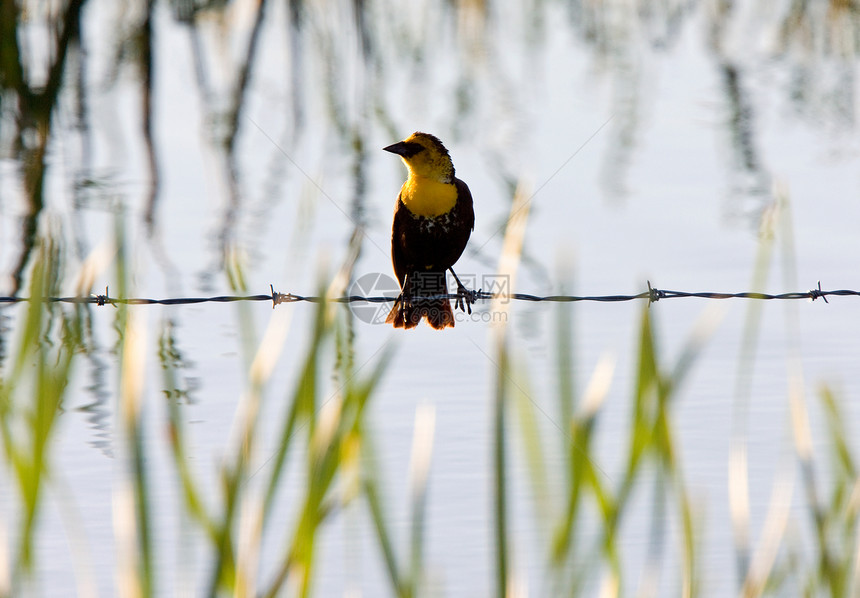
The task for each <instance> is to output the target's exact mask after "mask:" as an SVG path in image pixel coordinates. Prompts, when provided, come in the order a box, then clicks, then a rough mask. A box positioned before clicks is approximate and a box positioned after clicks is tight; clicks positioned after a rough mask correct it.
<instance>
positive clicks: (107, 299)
mask: <svg viewBox="0 0 860 598" xmlns="http://www.w3.org/2000/svg"><path fill="white" fill-rule="evenodd" d="M269 288H270V289H271V292H270V293H269V294H261V295H218V296H216V297H176V298H169V299H146V298H139V297H131V298H119V297H111V296H110V294H109V292H108V291H109V289H105V293H104V295H89V296H80V297H0V305H2V304H15V303H24V302H33V301H41V302H43V303H73V304H93V305H98V306H103V305H114V306H115V305H189V304H195V303H231V302H234V301H271V302H272V307H275V306H277V305H280V304H281V303H298V302H307V303H321V302H323V301H329V302H332V303H358V302H362V303H391V302H393V301H394V300H395V299H397V296H375V297H366V296H363V295H346V296H343V297H334V298H326V297H324V296H319V295H307V296H305V295H296V294H293V293H279V292H277V291H275V289H274V287H273V286H271V285H270V286H269ZM470 295H471V297H470V299H471V301H470V302H471V303H475V302H477V301H492V300H495V299H500V300H513V301H530V302H544V301H546V302H555V303H572V302H577V301H593V302H601V303H617V302H620V301H636V300H640V299H647V300H648V302H649V303H656V302H657V301H661V300H663V299H683V298H688V297H696V298H700V299H761V300H772V299H810V300H812V301H815V300H816V299H819V298H821V299H823V300H824V302H825V303H827V302H828V301H827V298H828V297H849V296H851V297H856V296H860V291H854V290H849V289H838V290H831V291H827V290H822V289H821V283H820V282H819V283H818V286H817V288H814V289H810V290H808V291H795V292H791V293H778V294H770V293H758V292H748V291H746V292H740V293H721V292H712V291H698V292H688V291H671V290H665V289H657V288H654V287H652V286H651V283H650V281H649V282H648V290H647V291H643V292H641V293H637V294H635V295H531V294H528V293H489V292H486V291H472V292H471V293H470ZM440 299H447V300H451V301H456V300H457V299H461V300H462V299H463V297H462V296H461V295H457V294H450V293H442V294H438V295H432V296H421V297H413V298H412V301H413V303H420V302H423V301H438V300H440Z"/></svg>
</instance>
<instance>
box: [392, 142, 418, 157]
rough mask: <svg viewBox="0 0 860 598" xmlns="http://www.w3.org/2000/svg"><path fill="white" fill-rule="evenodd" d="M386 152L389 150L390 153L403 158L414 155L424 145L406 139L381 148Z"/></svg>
mask: <svg viewBox="0 0 860 598" xmlns="http://www.w3.org/2000/svg"><path fill="white" fill-rule="evenodd" d="M382 149H383V150H384V151H386V152H391V153H392V154H397V155H398V156H402V157H403V158H409V157H411V156H414V155H415V154H417V153H418V152H420V151H421V150H423V149H424V147H423V146H422V145H421V144H420V143H412V142H408V141H398V142H397V143H394V144H392V145H389V146H388V147H384V148H382Z"/></svg>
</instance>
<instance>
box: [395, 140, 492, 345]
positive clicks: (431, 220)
mask: <svg viewBox="0 0 860 598" xmlns="http://www.w3.org/2000/svg"><path fill="white" fill-rule="evenodd" d="M382 149H383V150H384V151H386V152H391V153H392V154H397V155H398V156H400V158H401V159H402V160H403V163H404V164H405V165H406V168H407V171H408V176H407V178H406V182H405V183H403V186H402V187H401V188H400V194H399V195H398V196H397V202H396V204H395V208H394V222H393V223H392V226H391V261H392V265H393V266H394V274H395V275H396V276H397V281H398V282H399V283H400V295H399V296H398V297H397V299H396V300H395V302H394V306H393V307H392V309H391V311H390V312H389V314H388V317H387V318H386V320H385V322H386V323H387V324H393V325H394V327H395V328H405V329H409V328H415V327H416V326H417V325H418V323H419V322H421V320H422V319H423V318H426V319H427V323H428V324H429V325H430V326H431V327H432V328H435V329H436V330H442V329H444V328H448V327H453V326H454V312H453V311H452V310H451V303H450V302H449V301H448V299H447V297H438V295H443V294H444V295H447V293H448V282H447V274H446V273H447V271H448V270H450V271H451V274H453V275H454V279H455V280H456V281H457V300H456V304H455V305H456V307H458V308H460V309H463V307H464V305H465V306H467V307H468V309H469V313H470V314H471V313H472V308H471V304H472V303H474V302H475V300H476V297H477V293H475V292H474V291H469V290H467V289H466V287H465V286H464V285H463V283H462V282H460V279H459V278H458V277H457V274H456V273H455V272H454V269H453V266H454V264H455V263H457V260H458V259H460V256H461V255H462V254H463V250H464V249H465V248H466V244H467V243H468V241H469V237H470V235H471V234H472V230H474V228H475V211H474V208H473V207H472V194H471V192H470V191H469V187H468V186H467V185H466V183H464V182H463V181H461V180H460V179H458V178H457V177H455V176H454V163H453V162H452V161H451V156H450V155H449V154H448V150H447V149H446V148H445V146H444V145H443V144H442V142H441V141H440V140H439V139H438V138H437V137H435V136H433V135H430V134H429V133H421V132H418V131H416V132H415V133H413V134H412V135H410V136H409V137H407V138H406V139H404V140H403V141H400V142H398V143H395V144H393V145H389V146H388V147H384V148H382ZM433 296H436V297H435V298H432V299H431V298H428V297H433ZM463 311H465V310H464V309H463Z"/></svg>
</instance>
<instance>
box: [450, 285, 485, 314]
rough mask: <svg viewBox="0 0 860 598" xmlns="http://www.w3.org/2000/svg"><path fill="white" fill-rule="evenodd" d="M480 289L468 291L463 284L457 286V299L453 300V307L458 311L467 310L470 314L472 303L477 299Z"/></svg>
mask: <svg viewBox="0 0 860 598" xmlns="http://www.w3.org/2000/svg"><path fill="white" fill-rule="evenodd" d="M480 294H481V291H470V290H469V289H467V288H466V287H464V286H458V287H457V299H456V300H455V301H454V308H455V309H459V310H460V311H467V310H468V312H469V315H472V304H473V303H475V302H476V301H477V300H478V296H479V295H480Z"/></svg>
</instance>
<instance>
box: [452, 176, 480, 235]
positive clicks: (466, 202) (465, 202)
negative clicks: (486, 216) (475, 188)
mask: <svg viewBox="0 0 860 598" xmlns="http://www.w3.org/2000/svg"><path fill="white" fill-rule="evenodd" d="M454 185H455V186H456V187H457V202H458V203H459V204H460V205H459V206H457V209H458V210H460V213H461V215H462V217H463V220H464V221H465V222H467V223H468V224H469V230H475V208H474V207H473V206H472V193H471V191H469V187H468V185H466V183H464V182H463V181H461V180H460V179H454Z"/></svg>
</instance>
